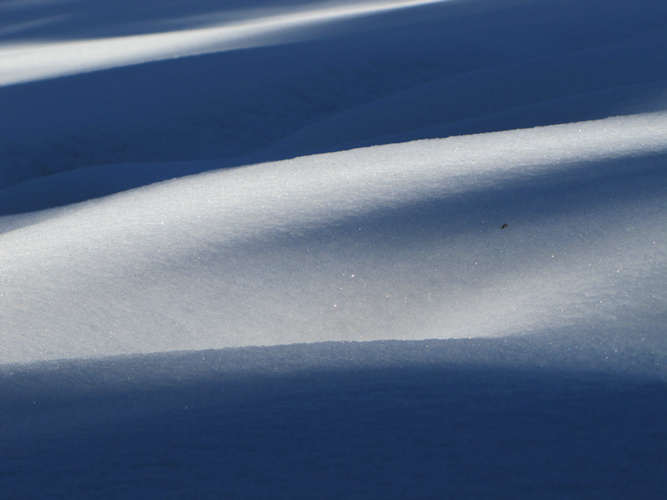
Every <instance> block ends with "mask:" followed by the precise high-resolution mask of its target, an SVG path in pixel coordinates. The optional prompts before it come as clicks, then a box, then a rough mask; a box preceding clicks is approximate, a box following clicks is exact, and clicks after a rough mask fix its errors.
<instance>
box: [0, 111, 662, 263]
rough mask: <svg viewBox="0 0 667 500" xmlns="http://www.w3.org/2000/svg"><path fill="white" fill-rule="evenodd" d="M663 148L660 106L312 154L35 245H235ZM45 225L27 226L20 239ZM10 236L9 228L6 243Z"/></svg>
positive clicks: (242, 170)
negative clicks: (211, 233) (209, 236)
mask: <svg viewBox="0 0 667 500" xmlns="http://www.w3.org/2000/svg"><path fill="white" fill-rule="evenodd" d="M665 151H667V112H661V113H647V114H642V115H633V116H626V117H615V118H607V119H603V120H595V121H590V122H580V123H573V124H564V125H552V126H547V127H536V128H533V129H522V130H513V131H505V132H494V133H488V134H480V135H471V136H460V137H450V138H447V139H433V140H422V141H415V142H411V143H405V144H391V145H385V146H375V147H369V148H362V149H356V150H350V151H344V152H338V153H327V154H322V155H314V156H306V157H300V158H295V159H292V160H284V161H279V162H275V163H266V164H259V165H251V166H246V167H239V168H235V169H230V170H226V169H225V170H220V171H212V172H205V173H202V174H198V175H193V176H189V177H185V178H178V179H173V180H169V181H165V182H161V183H157V184H154V185H150V186H146V187H142V188H138V189H137V190H131V191H128V192H125V193H119V194H117V195H112V196H110V197H107V198H102V199H99V200H92V201H90V202H84V203H82V204H79V205H74V206H73V208H72V209H71V210H67V209H65V210H55V211H54V212H53V214H54V215H55V214H58V215H56V216H55V218H53V219H49V220H48V221H47V222H44V223H47V224H54V227H53V229H54V232H56V233H57V234H61V235H63V237H62V238H50V239H49V240H47V241H35V242H34V244H31V245H30V246H29V248H30V249H31V253H32V252H34V251H37V250H38V249H39V248H43V249H44V250H45V251H46V252H47V254H48V253H50V252H51V251H52V250H53V249H54V248H55V247H56V246H58V243H57V242H58V240H63V241H64V242H65V243H64V244H65V245H68V243H67V242H68V241H70V240H71V239H72V238H74V239H80V241H82V242H85V241H94V240H96V239H98V238H101V239H102V240H107V239H109V238H112V239H113V238H116V237H117V236H118V234H115V233H116V232H117V231H121V232H122V234H123V237H124V239H127V238H131V237H132V235H133V234H135V236H136V237H137V238H138V239H139V240H143V239H144V238H145V236H146V235H147V234H149V233H150V232H151V228H154V229H164V224H165V223H167V222H171V223H172V224H173V223H178V224H173V225H172V227H171V228H170V230H169V232H168V233H165V237H166V238H167V239H170V238H172V237H173V236H175V235H176V234H178V233H180V232H181V231H182V232H183V233H184V234H185V233H189V232H190V227H189V225H190V224H192V225H195V226H200V227H201V226H202V225H203V224H205V223H211V224H215V225H216V227H218V228H219V229H220V236H219V237H218V239H219V240H220V241H221V242H222V241H225V242H228V243H233V242H235V241H244V240H248V239H252V238H256V237H261V236H262V234H264V233H266V232H268V233H273V232H275V231H289V230H290V228H291V227H293V228H295V229H298V228H299V227H303V226H304V225H306V226H310V225H315V226H318V225H327V224H331V223H334V222H335V221H337V220H341V219H344V218H346V217H348V216H351V215H354V216H356V215H360V214H363V213H364V212H372V211H377V210H386V209H392V208H393V207H401V206H404V205H407V204H411V203H418V202H419V201H420V200H421V201H424V200H428V199H441V198H443V197H445V196H448V195H460V194H462V193H464V192H466V191H470V190H475V191H477V190H480V189H482V188H488V187H492V186H494V185H495V186H499V185H500V183H507V182H516V181H520V180H521V179H531V178H533V177H535V176H538V175H548V174H549V173H554V174H555V173H557V174H558V175H559V176H562V175H564V174H567V173H568V170H569V169H571V168H575V169H576V170H575V171H574V172H571V173H570V175H580V173H582V174H586V167H585V162H591V161H597V160H601V159H608V160H611V159H614V158H623V157H632V156H635V155H645V154H649V153H661V152H665ZM582 162H583V163H582ZM580 171H581V172H580ZM126 207H128V208H131V209H130V210H128V209H127V208H126ZM48 213H49V212H48V211H47V212H46V214H48ZM108 213H113V214H114V218H113V220H108V221H107V222H106V223H105V225H103V226H98V227H85V225H82V218H96V217H99V218H101V219H102V218H106V217H105V214H108ZM170 218H173V219H172V220H171V221H170V220H169V219H170ZM20 219H21V216H18V217H16V218H14V220H20ZM0 220H1V219H0ZM84 227H85V229H84ZM41 230H42V228H39V227H35V228H30V227H27V228H24V229H23V230H20V231H25V232H22V233H20V236H19V234H16V235H15V237H17V238H21V240H23V238H26V237H29V233H33V232H35V231H37V232H39V231H41ZM160 233H163V231H158V232H157V233H156V234H155V235H152V236H157V235H158V234H160ZM12 238H13V237H12V236H10V234H6V235H5V236H4V241H3V243H4V244H8V243H9V241H11V239H12ZM37 239H38V240H39V239H40V238H39V237H37ZM0 241H2V240H0ZM154 241H155V242H156V244H161V243H157V242H159V241H160V239H159V238H158V239H157V240H154ZM6 255H11V254H6Z"/></svg>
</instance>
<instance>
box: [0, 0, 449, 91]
mask: <svg viewBox="0 0 667 500" xmlns="http://www.w3.org/2000/svg"><path fill="white" fill-rule="evenodd" d="M443 1H446V0H403V1H398V0H393V1H392V0H389V1H380V2H377V1H376V2H366V3H348V4H343V5H337V4H335V3H334V4H330V3H322V4H315V7H312V8H309V9H304V8H301V9H298V10H296V11H293V12H288V13H284V14H283V13H280V14H273V15H270V16H266V17H259V16H257V15H256V14H255V17H253V18H252V19H251V20H245V21H237V22H233V23H225V24H224V25H222V26H217V27H206V28H199V29H192V30H186V31H179V32H174V33H159V34H148V35H134V36H125V37H118V38H108V39H100V40H81V41H72V42H54V43H47V44H45V43H38V44H25V45H8V46H5V47H0V86H2V85H13V84H17V83H25V82H30V81H34V80H43V79H46V78H55V77H59V76H66V75H72V74H77V73H82V72H87V71H94V70H100V69H108V68H114V67H119V66H127V65H131V64H139V63H145V62H149V61H159V60H161V59H168V58H175V57H184V56H191V55H200V54H206V53H209V52H221V51H227V50H238V49H243V48H249V47H257V46H264V45H272V44H276V43H279V42H284V41H286V40H290V38H297V39H298V37H299V36H298V34H297V35H291V37H290V33H291V32H293V31H294V30H298V29H304V28H308V27H312V26H313V25H318V24H320V23H327V22H333V21H337V20H341V19H347V18H351V17H355V16H363V15H370V14H377V13H380V12H385V11H390V10H393V9H403V8H406V7H416V6H420V5H427V4H431V3H439V2H443ZM290 10H292V9H290Z"/></svg>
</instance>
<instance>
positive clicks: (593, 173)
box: [0, 114, 667, 362]
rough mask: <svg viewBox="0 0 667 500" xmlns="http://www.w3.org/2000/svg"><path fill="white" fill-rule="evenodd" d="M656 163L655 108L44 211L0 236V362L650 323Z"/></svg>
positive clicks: (660, 194) (659, 218)
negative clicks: (1, 333)
mask: <svg viewBox="0 0 667 500" xmlns="http://www.w3.org/2000/svg"><path fill="white" fill-rule="evenodd" d="M666 152H667V117H666V116H665V114H652V115H645V116H636V117H626V118H612V119H608V120H603V121H599V122H587V123H576V124H570V125H560V126H553V127H546V128H538V129H533V130H520V131H512V132H502V133H496V134H488V135H479V136H468V137H459V138H451V139H444V140H433V141H425V142H414V143H410V144H403V145H398V144H397V145H392V146H382V147H376V148H370V149H362V150H353V151H349V152H341V153H333V154H329V155H321V156H316V157H304V158H300V159H295V160H291V161H286V162H280V163H275V164H271V163H270V164H265V165H255V166H250V167H244V168H239V169H233V170H221V171H217V172H212V173H207V174H201V175H198V176H194V177H190V178H183V179H179V180H174V181H170V182H166V183H162V184H156V185H153V186H150V187H146V188H143V189H138V190H134V191H130V192H128V193H126V194H119V195H116V196H114V197H110V198H106V199H102V200H100V201H96V202H88V203H87V204H83V205H79V206H73V207H72V208H71V209H68V210H65V211H58V210H56V211H54V212H53V215H52V217H51V218H47V219H46V220H43V221H41V222H38V223H35V224H32V225H27V226H26V227H23V228H20V229H16V230H13V231H9V232H6V233H4V234H3V235H2V239H1V240H0V242H1V244H2V254H1V255H2V261H0V265H1V266H2V270H3V272H2V278H1V279H2V289H3V297H2V299H3V301H2V316H3V320H4V325H5V329H6V330H5V331H7V332H13V333H11V334H9V335H5V338H4V339H3V346H4V349H3V353H2V358H1V361H3V362H26V361H34V360H42V359H58V358H67V357H90V356H99V355H116V354H130V353H149V352H160V351H168V350H186V349H212V348H224V347H232V346H248V345H273V344H288V343H294V342H321V341H331V340H335V341H339V340H377V339H425V338H452V337H477V336H495V335H503V334H510V333H515V332H521V331H527V330H531V329H541V328H545V327H548V328H558V327H561V326H567V325H570V324H572V323H576V322H581V321H585V322H587V323H596V322H603V321H608V320H609V319H611V318H614V319H619V320H620V321H625V320H627V319H629V318H630V317H637V316H638V315H639V316H643V317H646V318H648V317H650V316H651V315H653V314H658V315H659V316H660V315H662V314H664V312H665V309H664V304H663V303H662V297H663V294H664V285H663V284H662V283H664V282H665V278H667V276H665V269H666V268H665V262H666V261H665V257H666V255H665V243H666V240H665V237H666V233H667V231H666V229H665V226H664V224H663V221H664V219H665V217H666V216H667V213H665V210H666V208H667V203H665V195H666V193H665V172H664V169H663V168H662V164H663V162H664V159H665V153H666ZM503 224H508V227H507V228H505V229H502V225H503ZM19 256H20V257H19ZM74 332H76V333H74ZM17 333H18V334H17ZM73 333H74V334H73Z"/></svg>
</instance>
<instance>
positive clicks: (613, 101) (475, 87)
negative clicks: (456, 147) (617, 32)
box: [262, 40, 667, 154]
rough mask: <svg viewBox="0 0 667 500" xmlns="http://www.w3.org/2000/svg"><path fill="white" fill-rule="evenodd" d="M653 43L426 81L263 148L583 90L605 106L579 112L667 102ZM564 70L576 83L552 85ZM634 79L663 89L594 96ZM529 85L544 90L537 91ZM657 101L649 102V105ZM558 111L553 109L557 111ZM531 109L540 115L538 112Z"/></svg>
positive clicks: (536, 103) (661, 46)
mask: <svg viewBox="0 0 667 500" xmlns="http://www.w3.org/2000/svg"><path fill="white" fill-rule="evenodd" d="M611 49H613V52H612V50H611ZM647 50H651V51H652V52H654V53H655V55H656V60H659V59H663V58H665V57H667V45H666V44H665V42H664V41H662V40H661V41H660V43H658V42H654V43H650V44H649V43H646V44H644V45H639V44H627V45H626V44H618V45H616V46H608V47H595V48H587V49H585V50H580V51H577V52H574V53H567V54H557V55H550V56H548V57H544V58H537V59H530V60H527V61H518V62H517V61H513V62H511V63H508V64H503V65H498V66H491V67H484V68H482V69H477V70H474V71H470V72H466V73H461V74H456V75H451V76H447V77H445V78H439V79H437V80H431V81H425V82H421V83H419V84H416V85H414V86H412V87H410V88H406V89H402V90H400V91H397V92H395V93H392V94H389V95H385V96H382V97H380V98H377V99H374V100H371V101H367V102H363V103H360V104H358V105H356V106H354V107H351V108H347V109H343V110H340V111H338V112H337V113H335V114H333V115H330V116H326V117H324V118H323V119H321V120H319V121H316V122H314V123H311V124H309V125H307V126H305V127H303V128H301V129H300V130H298V131H296V132H294V133H292V134H291V135H289V136H287V137H284V138H281V139H279V140H278V141H277V143H275V144H272V145H269V146H267V147H266V148H265V150H264V151H262V153H264V154H267V153H268V154H275V153H274V152H283V151H287V152H289V151H304V150H306V151H308V150H309V151H312V152H318V150H319V151H324V150H326V149H328V150H334V149H338V148H339V145H345V144H348V145H349V144H353V143H363V142H364V141H365V142H367V143H368V142H370V141H373V140H375V141H378V140H380V141H381V140H382V138H383V137H390V136H397V137H400V136H401V135H404V136H407V135H409V134H411V133H412V134H416V133H417V131H419V130H425V129H428V128H433V129H442V130H445V129H446V128H447V127H450V128H454V124H457V123H458V124H461V123H463V122H465V121H471V120H485V119H490V118H493V116H494V115H495V116H500V115H501V114H508V115H509V114H511V113H512V112H514V111H516V110H520V109H524V110H528V109H530V108H539V107H541V106H543V105H545V104H548V103H554V104H558V102H559V101H561V103H562V104H567V103H568V102H573V101H574V100H575V99H576V98H578V97H579V98H581V97H584V96H586V97H591V99H590V102H584V103H582V104H583V105H582V106H579V107H580V108H583V109H586V108H589V107H592V106H595V107H597V108H598V109H599V110H600V112H599V113H603V114H598V116H588V117H582V118H581V119H586V118H602V117H607V116H611V115H614V114H618V115H628V114H636V113H641V112H648V111H661V110H664V109H665V107H667V97H665V95H666V94H667V93H666V92H665V89H666V88H667V85H666V84H665V80H664V78H665V77H666V76H667V72H664V71H660V70H656V69H655V68H654V67H652V66H650V65H649V66H647V65H646V64H643V63H642V61H641V57H639V55H640V54H642V53H644V52H646V51H647ZM601 61H603V62H604V64H602V62H601ZM599 65H603V66H604V67H605V68H606V71H605V72H604V75H603V76H600V75H599V74H598V73H599ZM562 75H576V78H574V83H572V84H569V85H564V86H558V85H556V86H553V84H552V83H551V82H553V81H558V80H559V79H560V78H562ZM570 77H571V76H570ZM490 82H491V83H490ZM550 85H551V86H552V87H550ZM633 85H634V86H639V85H645V86H648V85H655V86H656V88H655V90H658V91H659V93H658V95H655V96H653V99H651V95H650V94H647V95H646V96H643V97H644V99H641V98H640V97H638V96H633V97H632V98H629V99H627V100H626V102H624V101H623V99H618V96H610V97H609V98H608V99H607V100H606V102H603V103H596V100H595V97H596V95H597V96H601V95H604V92H607V91H609V90H611V89H616V88H621V87H625V88H631V86H633ZM660 86H661V87H660ZM526 89H540V91H539V92H532V91H530V90H526ZM448 95H456V96H460V97H458V98H457V99H456V100H450V99H442V96H448ZM498 95H502V96H503V99H501V100H498V99H497V96H498ZM628 101H629V102H628ZM651 101H652V102H651ZM642 104H643V107H644V109H633V108H639V107H641V106H642ZM651 105H652V108H651V109H646V108H649V107H650V106H651ZM562 109H563V110H572V109H575V110H576V109H577V107H576V106H574V107H573V106H569V107H568V106H565V105H563V106H562ZM553 114H554V112H553V111H552V112H551V115H553ZM562 114H565V116H567V115H568V114H569V116H570V117H571V118H570V119H565V120H562V119H559V120H553V121H550V122H548V123H561V122H564V121H567V122H571V121H575V120H576V118H577V117H576V115H575V116H573V115H574V114H575V113H574V112H573V111H569V112H567V113H563V112H561V115H562ZM533 116H540V115H539V113H538V112H535V113H533ZM546 116H549V115H546ZM559 118H562V116H559ZM533 120H534V118H533ZM505 128H506V129H507V128H516V127H505ZM442 136H444V135H443V134H440V137H442ZM422 137H423V136H422Z"/></svg>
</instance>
